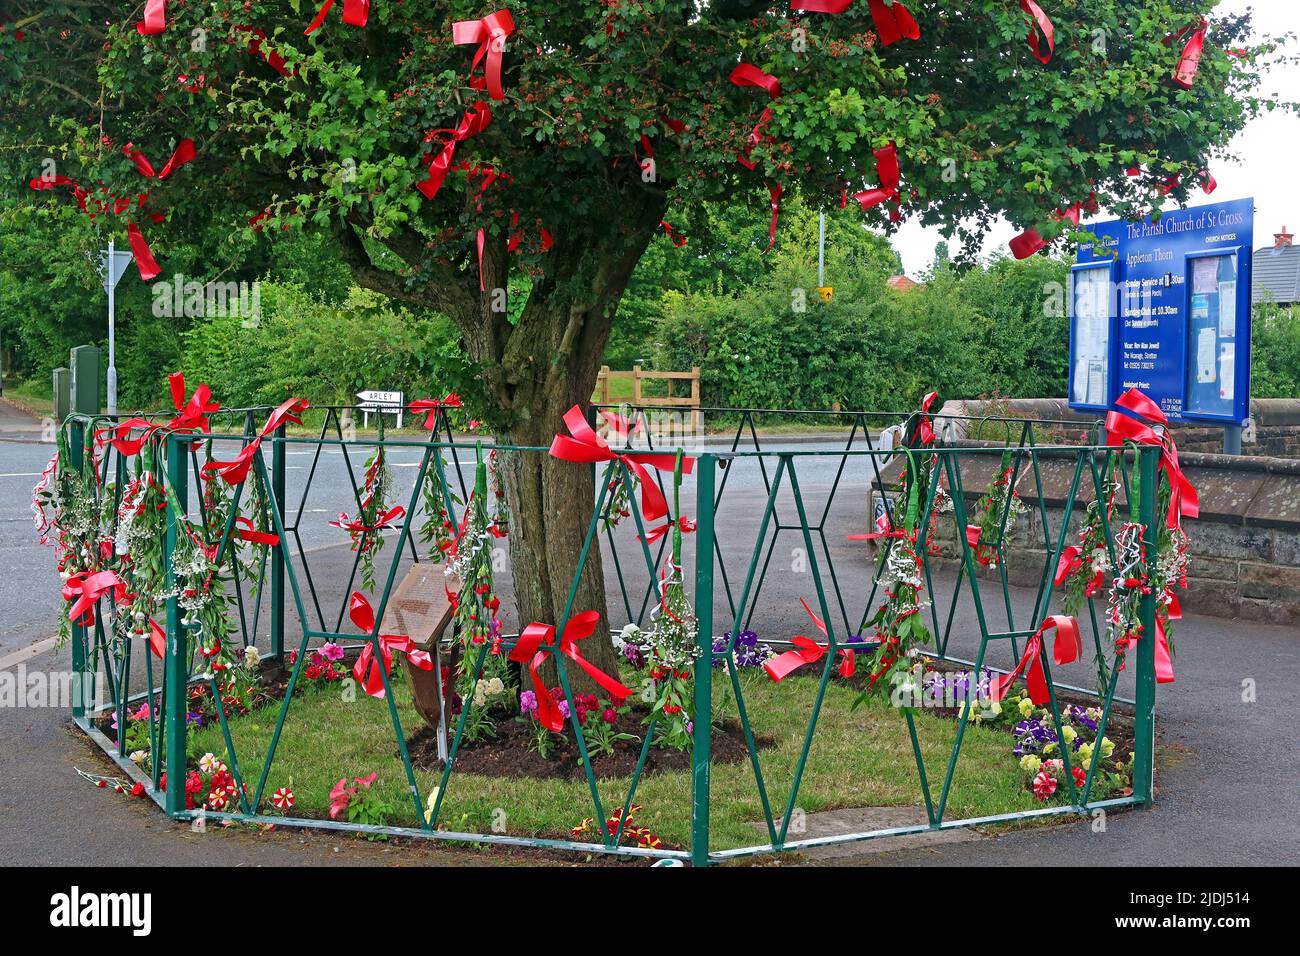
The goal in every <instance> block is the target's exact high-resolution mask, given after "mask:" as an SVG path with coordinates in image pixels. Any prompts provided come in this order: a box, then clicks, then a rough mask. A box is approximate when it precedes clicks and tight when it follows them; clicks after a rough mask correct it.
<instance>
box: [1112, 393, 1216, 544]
mask: <svg viewBox="0 0 1300 956" xmlns="http://www.w3.org/2000/svg"><path fill="white" fill-rule="evenodd" d="M1120 409H1123V410H1124V411H1129V412H1132V413H1133V414H1134V415H1139V416H1141V417H1142V418H1145V419H1146V420H1147V421H1149V422H1152V423H1154V424H1156V425H1160V426H1162V427H1163V428H1164V430H1165V433H1164V437H1163V438H1161V437H1160V436H1159V435H1157V434H1156V432H1155V430H1154V429H1153V428H1152V427H1151V426H1150V425H1147V424H1146V423H1145V422H1143V421H1140V420H1139V419H1137V418H1131V417H1129V416H1128V415H1125V414H1123V413H1122V412H1121V411H1120ZM1126 441H1131V442H1136V443H1138V444H1139V445H1158V446H1159V447H1160V468H1161V470H1162V471H1164V473H1165V474H1166V475H1167V476H1168V477H1169V488H1170V495H1169V513H1168V515H1167V518H1166V521H1167V523H1168V526H1169V527H1170V528H1179V527H1182V523H1183V522H1182V519H1183V516H1186V517H1188V518H1195V517H1198V516H1199V515H1200V513H1201V503H1200V497H1199V496H1198V495H1197V493H1196V489H1195V488H1194V487H1193V486H1192V483H1191V481H1189V480H1188V478H1187V476H1186V475H1185V474H1183V469H1182V466H1181V465H1179V463H1178V446H1177V445H1175V444H1174V439H1173V435H1171V434H1170V432H1169V419H1167V418H1166V417H1165V413H1164V412H1162V411H1161V410H1160V406H1159V405H1157V404H1156V403H1155V402H1153V401H1152V400H1151V399H1150V398H1148V397H1147V396H1146V395H1144V394H1142V392H1140V391H1139V390H1138V389H1136V388H1130V389H1129V390H1128V391H1127V392H1125V393H1124V394H1123V395H1121V396H1120V397H1119V398H1118V399H1116V400H1115V408H1114V409H1112V410H1111V411H1109V412H1107V413H1106V443H1107V444H1108V445H1122V444H1124V442H1126Z"/></svg>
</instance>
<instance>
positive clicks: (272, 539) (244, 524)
mask: <svg viewBox="0 0 1300 956" xmlns="http://www.w3.org/2000/svg"><path fill="white" fill-rule="evenodd" d="M235 537H237V538H242V539H243V540H244V541H250V542H252V543H253V544H266V545H271V546H275V545H277V544H279V543H280V536H279V535H278V534H272V533H271V532H269V531H258V530H257V529H256V528H255V527H253V522H252V521H250V520H249V519H248V518H245V517H242V516H241V517H238V518H236V519H235Z"/></svg>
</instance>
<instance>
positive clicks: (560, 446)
mask: <svg viewBox="0 0 1300 956" xmlns="http://www.w3.org/2000/svg"><path fill="white" fill-rule="evenodd" d="M564 424H565V426H566V427H567V428H568V429H569V434H568V435H556V436H555V438H554V440H552V442H551V457H552V458H558V459H560V460H561V461H574V462H582V463H590V464H594V463H596V462H599V461H621V462H623V463H624V464H625V465H627V467H628V468H630V469H631V470H632V473H633V474H635V475H636V476H637V478H638V480H639V481H640V483H641V514H642V515H643V516H644V517H645V519H646V521H658V520H659V519H660V518H664V517H667V515H668V501H667V499H665V498H664V493H663V492H662V491H660V490H659V485H658V484H657V483H656V482H654V481H652V480H651V479H650V473H649V472H648V471H646V466H647V465H649V466H650V467H651V468H657V469H659V470H660V471H667V472H670V473H671V472H672V471H673V470H674V469H675V468H676V467H677V456H676V454H673V453H668V452H617V451H614V450H613V449H612V448H610V447H609V445H608V444H606V442H605V440H604V439H603V438H601V437H600V436H599V435H597V434H596V433H595V432H594V431H592V429H591V426H590V425H588V424H587V418H586V416H585V415H583V414H582V409H581V408H579V407H578V406H577V405H574V406H573V407H572V408H570V409H569V410H568V411H567V412H565V413H564ZM570 436H572V437H570ZM694 467H695V459H694V458H691V457H689V456H684V457H683V458H682V473H683V474H687V475H689V474H690V473H691V470H692V469H693V468H694Z"/></svg>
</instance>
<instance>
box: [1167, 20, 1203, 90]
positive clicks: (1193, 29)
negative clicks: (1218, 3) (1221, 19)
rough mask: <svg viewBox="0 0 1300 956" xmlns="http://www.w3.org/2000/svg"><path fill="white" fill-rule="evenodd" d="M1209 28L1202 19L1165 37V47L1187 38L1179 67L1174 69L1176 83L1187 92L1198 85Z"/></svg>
mask: <svg viewBox="0 0 1300 956" xmlns="http://www.w3.org/2000/svg"><path fill="white" fill-rule="evenodd" d="M1209 27H1210V25H1209V23H1208V22H1207V21H1206V20H1204V19H1202V20H1200V21H1198V22H1197V23H1193V24H1190V25H1188V26H1185V27H1183V28H1182V29H1181V30H1179V31H1178V32H1176V33H1171V34H1169V36H1167V37H1165V40H1164V43H1165V46H1171V45H1172V44H1173V43H1175V42H1176V41H1178V40H1181V39H1183V38H1184V37H1186V38H1187V42H1186V43H1185V44H1183V52H1182V53H1181V54H1180V55H1179V57H1178V66H1177V67H1175V68H1174V77H1173V79H1174V82H1175V83H1177V84H1178V85H1179V86H1181V87H1182V88H1183V89H1185V90H1190V89H1191V88H1192V86H1193V84H1195V83H1196V73H1197V71H1198V70H1200V68H1201V54H1202V53H1203V52H1204V51H1205V33H1206V31H1207V30H1208V29H1209Z"/></svg>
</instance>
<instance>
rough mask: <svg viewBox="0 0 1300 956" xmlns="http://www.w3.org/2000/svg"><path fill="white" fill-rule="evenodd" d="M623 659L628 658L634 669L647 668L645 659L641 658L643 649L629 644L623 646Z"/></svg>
mask: <svg viewBox="0 0 1300 956" xmlns="http://www.w3.org/2000/svg"><path fill="white" fill-rule="evenodd" d="M623 657H624V658H626V659H627V662H628V663H629V664H631V665H632V666H633V667H638V668H639V667H644V666H645V658H643V657H642V656H641V648H639V647H637V646H636V645H635V644H630V643H629V644H624V645H623Z"/></svg>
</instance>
